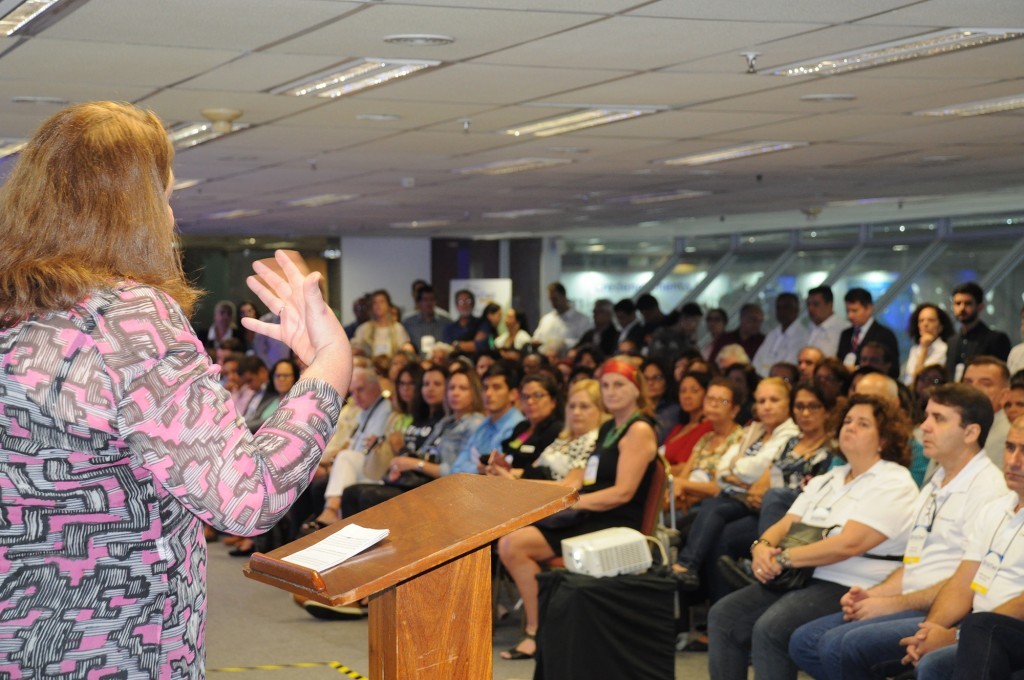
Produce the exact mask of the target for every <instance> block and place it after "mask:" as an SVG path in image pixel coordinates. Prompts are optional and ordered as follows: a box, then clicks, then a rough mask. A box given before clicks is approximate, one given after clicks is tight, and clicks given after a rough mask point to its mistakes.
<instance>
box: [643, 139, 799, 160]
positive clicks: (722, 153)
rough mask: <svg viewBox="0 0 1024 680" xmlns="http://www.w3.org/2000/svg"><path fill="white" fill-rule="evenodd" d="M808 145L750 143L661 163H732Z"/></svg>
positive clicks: (796, 143)
mask: <svg viewBox="0 0 1024 680" xmlns="http://www.w3.org/2000/svg"><path fill="white" fill-rule="evenodd" d="M809 145H810V142H751V143H749V144H740V145H739V146H730V147H727V148H725V149H717V150H715V151H706V152H704V153H695V154H691V155H689V156H680V157H678V158H668V159H666V160H663V161H661V162H662V163H663V164H665V165H707V164H708V163H721V162H722V161H732V160H736V159H737V158H746V157H747V156H759V155H761V154H765V153H774V152H775V151H788V150H789V149H799V148H801V147H805V146H809Z"/></svg>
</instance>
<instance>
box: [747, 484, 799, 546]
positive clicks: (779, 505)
mask: <svg viewBox="0 0 1024 680" xmlns="http://www.w3.org/2000/svg"><path fill="white" fill-rule="evenodd" d="M799 495H800V490H799V489H786V488H776V489H768V490H767V491H765V492H764V498H762V499H761V515H760V516H759V517H758V519H757V535H758V536H764V532H766V531H768V528H769V527H771V526H772V525H773V524H775V523H776V522H778V521H779V520H780V519H782V518H783V517H785V516H786V513H787V512H789V506H791V505H793V501H795V500H796V497H797V496H799Z"/></svg>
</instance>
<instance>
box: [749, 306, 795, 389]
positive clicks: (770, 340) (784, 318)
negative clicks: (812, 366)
mask: <svg viewBox="0 0 1024 680" xmlns="http://www.w3.org/2000/svg"><path fill="white" fill-rule="evenodd" d="M799 316H800V298H798V297H797V296H796V295H794V294H793V293H779V296H778V297H777V298H775V320H776V321H778V322H779V325H778V326H776V327H775V328H773V329H772V330H771V331H769V333H768V335H767V336H765V339H764V342H762V343H761V346H760V347H758V348H757V352H756V353H755V354H754V369H756V370H757V372H758V373H759V374H761V375H768V373H769V371H771V368H772V366H774V365H775V364H777V363H779V362H780V361H784V362H786V363H789V364H795V363H796V362H797V355H798V354H799V352H800V348H802V347H803V346H804V345H806V344H807V329H806V328H804V326H803V324H801V323H800V322H799V321H797V317H799Z"/></svg>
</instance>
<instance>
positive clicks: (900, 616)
mask: <svg viewBox="0 0 1024 680" xmlns="http://www.w3.org/2000/svg"><path fill="white" fill-rule="evenodd" d="M924 615H925V612H920V611H905V612H897V613H896V614H890V615H888V616H879V617H877V618H873V619H867V620H865V621H843V614H842V612H840V613H838V614H831V615H829V616H824V617H822V618H820V619H816V620H814V621H811V622H810V623H805V624H804V625H802V626H800V627H799V628H797V629H796V631H794V632H793V636H792V637H791V638H790V639H789V654H790V656H791V657H793V661H795V662H796V664H797V665H798V666H800V668H801V669H803V670H804V671H805V672H806V673H808V674H809V675H811V676H812V677H814V678H817V679H818V680H840V679H841V678H844V679H845V678H867V677H881V678H884V677H887V676H888V675H895V674H897V673H899V672H900V668H901V664H900V659H902V658H903V655H904V654H905V650H904V648H903V647H901V646H900V644H899V641H900V639H901V638H904V637H908V636H910V635H913V634H914V633H916V632H917V630H918V628H917V624H918V623H919V622H920V621H922V620H924ZM894 655H898V656H895V658H894Z"/></svg>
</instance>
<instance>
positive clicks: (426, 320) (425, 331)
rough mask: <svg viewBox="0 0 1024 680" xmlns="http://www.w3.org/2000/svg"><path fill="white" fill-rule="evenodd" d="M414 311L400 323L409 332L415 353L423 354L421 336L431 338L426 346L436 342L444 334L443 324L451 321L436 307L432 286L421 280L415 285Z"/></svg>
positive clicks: (435, 296) (435, 295)
mask: <svg viewBox="0 0 1024 680" xmlns="http://www.w3.org/2000/svg"><path fill="white" fill-rule="evenodd" d="M415 301H416V312H415V313H413V314H410V315H409V316H407V317H405V319H404V320H403V321H402V325H403V326H405V331H406V332H407V333H408V334H409V342H410V344H412V346H413V351H415V352H416V354H423V353H424V351H425V349H424V346H423V345H424V343H423V338H427V337H429V338H432V341H428V343H427V345H428V347H429V346H431V345H432V344H433V343H434V342H438V341H440V340H441V339H442V337H443V335H444V329H445V326H447V325H448V323H449V322H450V321H451V319H449V318H448V315H447V314H444V313H442V312H441V310H439V309H438V308H437V293H435V292H434V287H433V286H431V285H430V284H428V283H426V282H422V283H421V284H420V285H419V286H417V287H416V295H415Z"/></svg>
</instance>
